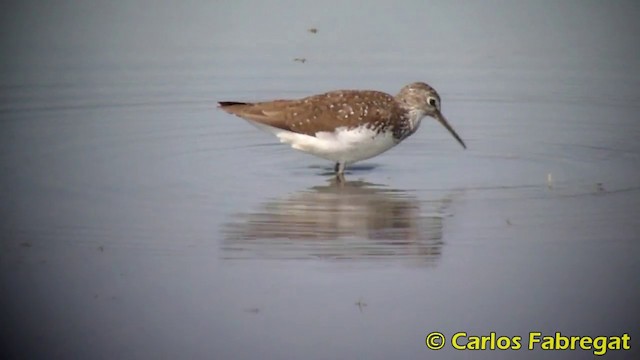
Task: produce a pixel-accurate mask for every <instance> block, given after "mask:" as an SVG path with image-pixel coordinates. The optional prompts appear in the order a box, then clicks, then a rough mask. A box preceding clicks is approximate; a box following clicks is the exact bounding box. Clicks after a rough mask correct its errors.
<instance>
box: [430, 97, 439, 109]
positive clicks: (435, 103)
mask: <svg viewBox="0 0 640 360" xmlns="http://www.w3.org/2000/svg"><path fill="white" fill-rule="evenodd" d="M427 103H428V104H429V105H431V106H433V107H434V108H436V109H438V108H440V106H438V99H436V98H434V97H431V96H429V97H428V98H427Z"/></svg>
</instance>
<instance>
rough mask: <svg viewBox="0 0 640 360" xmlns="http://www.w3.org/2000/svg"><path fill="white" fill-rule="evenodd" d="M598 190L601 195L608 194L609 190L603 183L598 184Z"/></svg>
mask: <svg viewBox="0 0 640 360" xmlns="http://www.w3.org/2000/svg"><path fill="white" fill-rule="evenodd" d="M596 190H597V191H598V192H599V193H603V192H607V189H605V188H604V185H603V184H602V183H600V182H599V183H597V184H596Z"/></svg>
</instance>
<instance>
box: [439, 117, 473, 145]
mask: <svg viewBox="0 0 640 360" xmlns="http://www.w3.org/2000/svg"><path fill="white" fill-rule="evenodd" d="M435 118H436V120H438V122H439V123H440V124H442V126H444V127H445V128H447V130H449V132H450V133H451V135H453V137H454V138H456V140H458V142H459V143H460V145H462V147H463V148H465V149H466V148H467V145H465V144H464V141H462V139H461V138H460V136H458V133H456V131H455V130H453V128H452V127H451V125H449V122H448V121H447V119H445V117H444V115H442V114H441V113H440V111H438V112H436V115H435Z"/></svg>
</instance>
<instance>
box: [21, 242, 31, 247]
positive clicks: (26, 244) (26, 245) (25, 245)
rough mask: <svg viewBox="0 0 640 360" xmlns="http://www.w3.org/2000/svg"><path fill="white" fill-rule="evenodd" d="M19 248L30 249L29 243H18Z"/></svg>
mask: <svg viewBox="0 0 640 360" xmlns="http://www.w3.org/2000/svg"><path fill="white" fill-rule="evenodd" d="M20 246H22V247H25V248H30V247H31V243H30V242H27V241H25V242H23V243H20Z"/></svg>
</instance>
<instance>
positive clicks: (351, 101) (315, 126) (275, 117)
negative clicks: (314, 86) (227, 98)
mask: <svg viewBox="0 0 640 360" xmlns="http://www.w3.org/2000/svg"><path fill="white" fill-rule="evenodd" d="M220 107H221V108H222V110H224V111H226V112H228V113H231V114H234V115H237V116H239V117H241V118H244V119H247V120H251V121H255V122H258V123H261V124H264V125H267V126H272V127H276V128H279V129H284V130H288V131H292V132H296V133H300V134H306V135H311V136H315V135H316V133H318V132H332V131H333V130H334V129H335V128H339V127H347V128H354V127H358V126H361V125H364V124H370V125H369V126H370V127H371V128H373V129H379V128H383V127H386V126H388V125H389V123H390V121H391V119H392V116H393V114H394V113H395V112H396V110H397V103H396V102H395V99H394V98H393V97H392V96H391V95H389V94H385V93H383V92H378V91H355V90H341V91H332V92H328V93H324V94H320V95H314V96H310V97H306V98H303V99H299V100H276V101H268V102H258V103H241V102H221V103H220Z"/></svg>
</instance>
